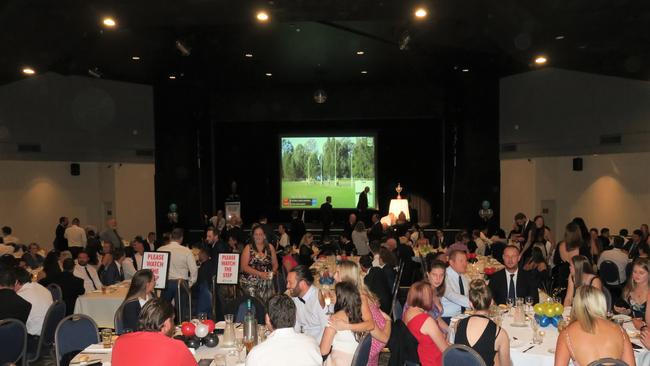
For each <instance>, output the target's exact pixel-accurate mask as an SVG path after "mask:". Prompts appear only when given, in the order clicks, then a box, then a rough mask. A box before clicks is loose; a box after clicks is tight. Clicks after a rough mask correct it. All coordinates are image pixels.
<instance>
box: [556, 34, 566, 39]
mask: <svg viewBox="0 0 650 366" xmlns="http://www.w3.org/2000/svg"><path fill="white" fill-rule="evenodd" d="M555 39H557V40H558V41H561V40H563V39H564V36H563V35H561V34H560V35H557V36H555Z"/></svg>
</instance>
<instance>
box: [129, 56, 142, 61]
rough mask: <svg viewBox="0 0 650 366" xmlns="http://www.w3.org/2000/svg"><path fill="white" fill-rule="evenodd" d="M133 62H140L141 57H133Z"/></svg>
mask: <svg viewBox="0 0 650 366" xmlns="http://www.w3.org/2000/svg"><path fill="white" fill-rule="evenodd" d="M131 60H134V61H138V60H140V56H133V57H131Z"/></svg>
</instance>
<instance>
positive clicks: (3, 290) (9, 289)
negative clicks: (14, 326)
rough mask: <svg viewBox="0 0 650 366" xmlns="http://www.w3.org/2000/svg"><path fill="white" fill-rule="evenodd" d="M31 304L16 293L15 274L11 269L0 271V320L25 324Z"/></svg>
mask: <svg viewBox="0 0 650 366" xmlns="http://www.w3.org/2000/svg"><path fill="white" fill-rule="evenodd" d="M31 310H32V304H30V303H29V302H28V301H27V300H25V299H23V298H22V297H20V296H18V294H17V293H16V272H15V270H14V269H13V268H3V269H1V270H0V319H8V318H14V319H18V320H20V321H21V322H23V323H27V318H28V317H29V313H30V311H31Z"/></svg>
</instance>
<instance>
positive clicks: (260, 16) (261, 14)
mask: <svg viewBox="0 0 650 366" xmlns="http://www.w3.org/2000/svg"><path fill="white" fill-rule="evenodd" d="M255 17H256V18H257V20H259V21H260V22H262V23H265V22H267V21H268V20H269V14H268V13H267V12H265V11H260V12H258V13H257V15H256V16H255Z"/></svg>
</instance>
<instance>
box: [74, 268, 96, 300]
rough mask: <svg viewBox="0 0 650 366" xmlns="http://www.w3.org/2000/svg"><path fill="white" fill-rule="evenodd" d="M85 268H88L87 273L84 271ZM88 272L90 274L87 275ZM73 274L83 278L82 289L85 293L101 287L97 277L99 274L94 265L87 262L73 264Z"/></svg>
mask: <svg viewBox="0 0 650 366" xmlns="http://www.w3.org/2000/svg"><path fill="white" fill-rule="evenodd" d="M86 269H87V270H88V272H87V273H86ZM89 273H90V276H88V274H89ZM73 274H74V276H75V277H77V278H81V279H82V280H84V289H85V290H86V293H87V294H89V293H91V292H93V291H95V290H101V289H102V281H101V280H100V279H99V275H98V274H97V270H96V269H95V267H93V266H91V265H89V264H87V265H85V266H82V265H79V264H77V265H76V266H74V272H73ZM93 282H94V283H95V286H93Z"/></svg>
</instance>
